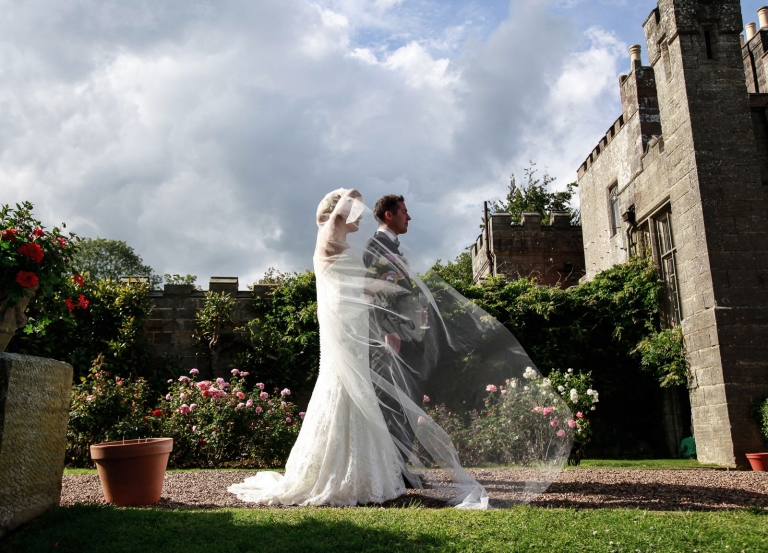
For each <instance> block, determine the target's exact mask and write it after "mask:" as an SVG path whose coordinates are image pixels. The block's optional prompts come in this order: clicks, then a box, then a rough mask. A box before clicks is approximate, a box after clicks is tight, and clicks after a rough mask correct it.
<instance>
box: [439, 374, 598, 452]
mask: <svg viewBox="0 0 768 553" xmlns="http://www.w3.org/2000/svg"><path fill="white" fill-rule="evenodd" d="M571 390H576V393H575V395H574V394H573V392H571ZM486 391H487V392H488V396H487V397H486V398H485V402H484V403H485V408H484V409H483V410H481V411H477V410H472V411H470V412H469V413H455V412H452V411H451V410H450V409H449V408H448V407H447V406H446V405H443V404H438V405H436V406H435V407H430V406H429V405H425V411H426V412H427V413H428V414H429V415H430V417H431V418H432V419H433V420H434V421H435V422H436V423H437V424H438V425H440V427H441V428H443V430H445V431H446V432H447V433H448V435H449V436H450V437H451V441H452V442H453V444H454V446H455V447H456V450H457V452H458V454H459V458H460V459H461V462H462V465H464V466H473V467H474V466H492V465H502V466H509V465H516V466H530V465H532V464H535V463H539V462H540V461H541V460H543V459H550V460H554V459H556V458H558V457H561V458H562V456H568V453H569V452H568V451H566V450H564V449H563V448H565V447H566V446H567V444H568V443H570V442H569V440H573V443H574V449H573V452H572V453H571V456H570V458H569V462H573V464H578V462H579V460H580V458H581V457H580V452H581V451H582V449H583V446H584V445H586V443H588V442H589V439H590V437H591V429H590V425H589V421H588V415H589V414H590V413H591V412H592V411H594V408H595V405H594V404H596V403H597V402H598V394H597V392H595V391H594V390H593V389H592V379H591V375H590V374H588V373H586V374H581V375H579V374H575V373H573V370H572V369H571V370H568V371H566V372H564V373H563V372H560V371H552V372H551V373H550V377H549V378H540V377H539V376H538V375H537V374H536V372H535V371H533V370H526V372H525V374H524V375H523V379H521V380H519V379H516V378H513V379H507V380H506V382H505V383H504V384H499V385H498V386H497V385H495V384H488V386H487V388H486ZM554 394H559V395H560V396H562V397H561V399H562V402H553V401H552V400H553V398H554V397H556V396H555V395H554ZM424 401H425V404H428V402H429V398H428V397H426V396H425V397H424Z"/></svg>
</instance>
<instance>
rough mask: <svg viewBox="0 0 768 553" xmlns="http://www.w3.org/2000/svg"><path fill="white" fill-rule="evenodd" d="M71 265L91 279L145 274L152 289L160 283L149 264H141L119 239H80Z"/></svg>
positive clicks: (131, 249)
mask: <svg viewBox="0 0 768 553" xmlns="http://www.w3.org/2000/svg"><path fill="white" fill-rule="evenodd" d="M72 265H73V267H74V268H75V270H77V271H78V272H79V273H81V274H87V275H88V276H89V277H90V278H91V279H93V280H104V279H109V280H114V281H119V280H120V277H123V276H146V277H149V283H150V286H152V287H153V288H154V287H155V286H157V285H158V284H160V282H162V278H161V277H160V276H159V275H156V274H155V273H154V271H153V270H152V267H150V266H149V265H144V261H142V259H141V257H139V255H138V254H137V253H136V252H135V251H134V250H133V248H132V247H131V246H129V245H128V244H126V243H125V242H123V241H122V240H112V239H110V238H84V239H83V240H82V241H81V243H80V251H78V252H77V254H75V255H73V256H72Z"/></svg>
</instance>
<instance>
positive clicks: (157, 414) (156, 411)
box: [152, 409, 163, 417]
mask: <svg viewBox="0 0 768 553" xmlns="http://www.w3.org/2000/svg"><path fill="white" fill-rule="evenodd" d="M162 414H163V412H162V411H161V410H160V409H155V410H154V411H152V416H153V417H159V416H161V415H162Z"/></svg>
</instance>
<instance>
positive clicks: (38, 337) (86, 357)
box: [12, 279, 165, 387]
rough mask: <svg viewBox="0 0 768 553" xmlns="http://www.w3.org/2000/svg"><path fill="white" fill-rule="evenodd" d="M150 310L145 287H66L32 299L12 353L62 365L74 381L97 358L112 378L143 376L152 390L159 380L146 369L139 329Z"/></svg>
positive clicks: (92, 283) (98, 283)
mask: <svg viewBox="0 0 768 553" xmlns="http://www.w3.org/2000/svg"><path fill="white" fill-rule="evenodd" d="M81 296H82V298H83V299H79V298H80V297H81ZM67 300H69V306H68V304H67ZM70 307H71V310H70ZM151 307H152V306H151V302H150V299H149V287H148V285H147V284H141V283H132V284H127V283H120V282H115V281H111V280H100V281H94V280H91V279H86V280H85V282H84V283H83V285H82V287H78V286H77V284H76V283H74V282H69V283H68V284H67V286H66V287H65V288H64V289H62V290H60V291H59V293H57V294H56V295H54V296H51V297H46V298H37V297H36V298H34V300H33V301H32V302H31V303H30V306H29V323H28V324H27V326H26V327H25V328H24V331H23V333H17V335H16V337H15V338H14V343H12V345H13V349H14V350H15V351H16V352H18V353H26V354H29V355H37V356H41V357H51V358H53V359H58V360H60V361H65V362H67V363H69V364H70V365H72V366H73V367H74V369H75V377H79V376H85V375H86V374H88V372H89V370H90V367H91V365H92V363H93V362H94V360H95V359H97V358H98V357H99V356H103V358H104V360H105V362H106V365H107V366H108V367H109V370H110V372H111V373H112V374H113V375H116V376H121V377H123V378H125V377H128V376H145V377H147V378H148V379H149V380H150V381H151V382H150V383H151V384H152V386H153V387H156V383H157V381H158V380H159V379H161V378H163V377H164V376H165V375H162V374H154V373H153V372H152V368H151V367H149V365H148V360H149V345H148V343H147V338H146V335H145V332H144V324H145V321H146V319H147V318H148V317H149V314H150V311H151Z"/></svg>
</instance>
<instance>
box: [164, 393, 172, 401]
mask: <svg viewBox="0 0 768 553" xmlns="http://www.w3.org/2000/svg"><path fill="white" fill-rule="evenodd" d="M171 397H173V396H171V394H165V401H171Z"/></svg>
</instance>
